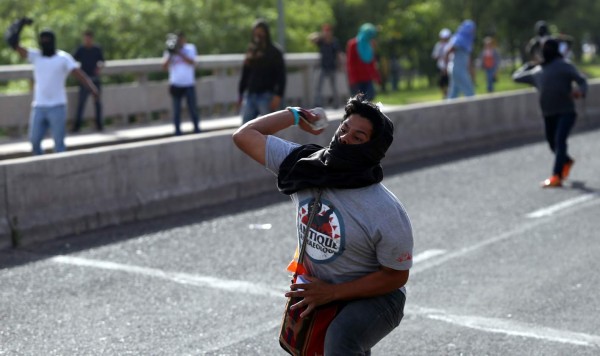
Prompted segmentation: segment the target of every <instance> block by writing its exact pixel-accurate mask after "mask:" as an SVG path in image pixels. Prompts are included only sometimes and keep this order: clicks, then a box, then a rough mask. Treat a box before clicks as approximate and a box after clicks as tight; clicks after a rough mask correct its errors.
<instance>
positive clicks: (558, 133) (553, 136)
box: [513, 39, 588, 188]
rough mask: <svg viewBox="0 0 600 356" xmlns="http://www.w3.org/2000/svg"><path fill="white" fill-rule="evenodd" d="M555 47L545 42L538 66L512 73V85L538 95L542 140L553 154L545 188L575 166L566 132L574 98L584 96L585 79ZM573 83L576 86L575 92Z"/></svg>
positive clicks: (571, 120) (572, 115)
mask: <svg viewBox="0 0 600 356" xmlns="http://www.w3.org/2000/svg"><path fill="white" fill-rule="evenodd" d="M559 46H560V44H559V42H558V41H557V40H555V39H548V40H546V41H545V42H544V44H543V46H542V57H543V62H542V63H541V65H538V66H535V67H531V65H530V64H526V65H524V66H523V67H521V68H519V69H518V70H517V71H516V72H515V73H514V74H513V80H514V81H515V82H517V83H526V84H530V85H533V86H535V87H536V88H537V90H538V91H539V93H540V98H539V100H540V107H541V109H542V114H543V115H544V125H545V132H546V140H547V141H548V145H549V146H550V150H551V151H552V152H553V153H554V165H553V168H552V176H550V178H548V179H546V180H544V181H543V182H542V183H541V185H542V187H545V188H551V187H560V186H562V182H563V181H564V180H565V179H567V177H568V176H569V173H570V171H571V168H572V167H573V164H574V163H575V160H574V159H573V158H572V157H571V156H569V154H568V152H567V140H568V138H569V133H570V132H571V129H572V128H573V126H574V125H575V120H576V118H577V112H576V111H575V102H574V99H577V98H582V97H585V96H586V93H587V88H588V85H587V80H586V79H585V78H584V77H583V76H582V75H581V74H580V73H579V72H578V71H577V68H575V66H574V65H573V64H571V63H569V62H567V61H565V60H564V58H563V57H562V55H561V54H560V49H559ZM573 82H576V83H577V86H578V87H576V88H575V89H573V87H572V84H573Z"/></svg>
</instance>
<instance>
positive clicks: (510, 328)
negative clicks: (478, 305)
mask: <svg viewBox="0 0 600 356" xmlns="http://www.w3.org/2000/svg"><path fill="white" fill-rule="evenodd" d="M407 309H408V308H407ZM411 309H413V308H411ZM414 312H415V313H416V314H417V315H423V316H425V317H427V318H429V319H433V320H439V321H443V322H446V323H450V324H454V325H459V326H463V327H467V328H471V329H476V330H481V331H485V332H492V333H499V334H505V335H509V336H522V337H527V338H533V339H540V340H545V341H552V342H560V343H564V344H573V345H579V346H588V347H600V336H598V335H591V334H585V333H579V332H573V331H568V330H559V329H552V328H547V327H543V326H538V325H534V324H529V323H524V322H520V321H516V320H508V319H499V318H487V317H481V316H470V315H454V314H448V313H446V312H444V311H441V310H437V309H428V308H419V307H416V308H414Z"/></svg>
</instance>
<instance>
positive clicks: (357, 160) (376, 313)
mask: <svg viewBox="0 0 600 356" xmlns="http://www.w3.org/2000/svg"><path fill="white" fill-rule="evenodd" d="M301 118H302V120H300V119H301ZM304 120H306V121H308V122H311V123H313V122H316V121H317V117H316V115H315V114H314V113H312V112H311V111H310V110H305V109H301V108H288V110H282V111H278V112H275V113H272V114H269V115H265V116H262V117H259V118H257V119H255V120H252V121H250V122H248V123H246V124H245V125H243V126H242V127H240V128H239V129H238V130H237V131H236V132H235V133H234V134H233V141H234V142H235V144H236V145H237V146H238V147H239V148H240V149H241V150H242V151H243V152H244V153H245V154H247V155H248V156H249V157H250V158H252V159H254V160H256V161H257V162H258V163H260V164H261V165H264V166H265V168H266V169H268V170H269V171H271V172H272V173H273V174H275V175H276V176H277V185H278V188H279V190H280V191H281V192H282V193H283V194H286V195H289V196H290V197H291V199H292V202H293V205H294V214H295V216H296V231H297V238H298V244H300V242H301V240H302V233H301V232H302V231H304V230H305V229H306V226H305V224H306V221H305V219H303V218H304V217H305V216H306V211H307V208H308V206H309V204H312V202H313V200H314V199H315V195H316V194H318V191H321V194H322V195H321V197H322V198H321V210H319V213H317V215H316V217H315V220H316V221H317V222H318V223H316V224H312V225H311V226H310V227H309V228H310V230H311V234H313V233H314V234H318V235H319V236H320V237H322V238H319V239H315V240H314V241H311V244H307V248H306V251H305V258H304V261H303V262H304V263H303V266H304V268H305V269H306V271H307V273H308V275H309V276H308V277H306V278H307V279H308V280H309V282H310V283H309V284H292V285H291V286H290V289H291V290H290V291H289V292H287V293H286V296H287V297H301V298H303V299H302V301H301V302H299V303H298V304H296V305H294V306H293V307H292V308H295V309H299V308H303V307H307V308H306V310H305V311H304V312H303V313H301V317H304V316H306V315H308V314H309V313H311V312H312V311H313V310H314V309H315V308H316V307H317V306H320V305H324V304H327V303H329V302H332V301H341V302H342V303H343V305H344V306H343V307H342V309H341V311H340V312H339V313H338V314H337V315H336V317H335V319H334V320H333V321H332V323H331V324H330V325H329V327H328V329H327V333H326V337H325V348H324V350H325V354H326V355H368V354H370V350H371V348H372V347H373V346H375V345H376V344H377V343H378V342H379V341H380V340H381V339H383V338H384V337H385V336H386V335H387V334H389V333H390V332H391V331H392V330H393V329H394V328H396V327H397V326H398V325H399V324H400V321H401V319H402V317H403V310H404V303H405V300H406V295H405V293H406V290H405V284H406V282H407V281H408V276H409V269H410V268H411V266H412V253H413V235H412V227H411V223H410V220H409V217H408V214H407V213H406V211H405V209H404V207H403V206H402V204H401V203H400V201H399V200H398V198H396V196H395V195H394V194H393V193H392V192H390V191H389V190H388V189H387V188H386V187H385V186H384V185H383V184H382V183H381V181H382V179H383V169H382V167H381V164H380V161H381V159H383V157H384V156H385V153H386V151H387V149H388V148H389V147H390V145H391V143H392V140H393V131H394V127H393V124H392V122H391V121H390V119H389V118H388V117H387V116H385V115H384V114H383V113H382V112H381V111H380V110H379V108H378V107H377V106H376V105H374V104H372V103H371V102H369V101H367V100H365V99H364V96H363V95H362V94H359V95H357V96H355V97H352V98H351V99H350V100H348V102H347V104H346V106H345V114H344V116H343V119H342V121H341V123H340V126H339V127H338V128H337V130H336V132H335V134H334V136H333V138H332V140H331V142H330V144H329V146H327V147H321V146H318V145H315V144H308V145H302V146H301V145H299V144H297V143H294V142H289V141H286V140H283V139H281V138H279V137H276V136H274V135H275V134H276V133H277V132H279V131H281V130H283V129H286V128H288V127H290V126H293V125H296V126H298V127H299V128H300V129H301V130H303V131H306V132H308V133H311V134H314V135H318V134H320V133H322V131H323V130H314V129H312V128H311V127H310V126H309V125H308V124H307V123H306V122H304ZM320 216H321V217H325V216H327V218H320V219H319V217H320ZM296 252H298V250H296ZM296 257H297V256H296ZM294 263H296V261H292V263H290V266H289V267H288V270H290V271H293V270H294V269H293V266H294ZM300 287H301V289H303V290H300V289H299V288H300Z"/></svg>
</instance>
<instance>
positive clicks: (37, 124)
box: [29, 107, 48, 155]
mask: <svg viewBox="0 0 600 356" xmlns="http://www.w3.org/2000/svg"><path fill="white" fill-rule="evenodd" d="M47 129H48V122H47V120H46V117H45V110H44V108H41V107H33V108H31V115H30V116H29V141H30V142H31V148H32V151H33V154H34V155H41V154H44V151H43V150H42V140H43V139H44V135H45V134H46V130H47Z"/></svg>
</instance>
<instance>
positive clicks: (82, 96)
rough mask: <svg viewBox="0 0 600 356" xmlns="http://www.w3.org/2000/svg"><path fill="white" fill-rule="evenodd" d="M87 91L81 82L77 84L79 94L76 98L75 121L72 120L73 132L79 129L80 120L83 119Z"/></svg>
mask: <svg viewBox="0 0 600 356" xmlns="http://www.w3.org/2000/svg"><path fill="white" fill-rule="evenodd" d="M88 95H89V91H88V89H87V88H86V87H84V86H83V84H79V96H78V98H77V111H76V112H75V122H73V129H72V131H73V132H78V131H79V130H80V129H81V121H82V120H83V110H84V109H85V102H86V101H87V97H88Z"/></svg>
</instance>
